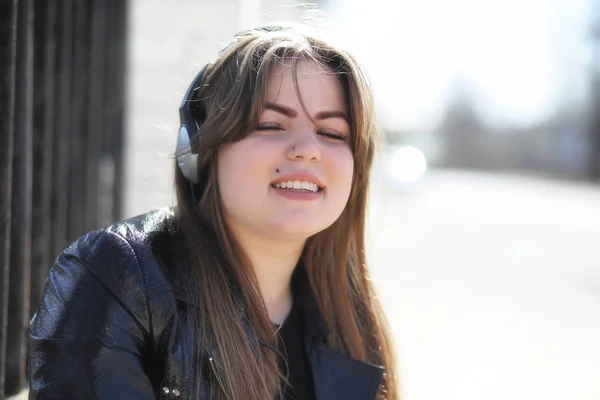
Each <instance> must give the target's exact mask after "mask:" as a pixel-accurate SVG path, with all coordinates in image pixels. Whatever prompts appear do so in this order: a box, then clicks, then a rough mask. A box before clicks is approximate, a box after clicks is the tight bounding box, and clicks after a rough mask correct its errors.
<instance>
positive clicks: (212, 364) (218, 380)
mask: <svg viewBox="0 0 600 400" xmlns="http://www.w3.org/2000/svg"><path fill="white" fill-rule="evenodd" d="M208 361H209V362H210V369H212V372H213V374H214V375H215V378H217V382H218V383H219V386H220V387H221V390H222V391H223V394H225V397H226V398H227V400H231V398H230V397H229V394H228V393H227V390H225V385H223V381H222V380H221V377H220V376H219V374H218V373H217V368H216V367H215V362H214V361H213V359H212V357H211V358H209V359H208Z"/></svg>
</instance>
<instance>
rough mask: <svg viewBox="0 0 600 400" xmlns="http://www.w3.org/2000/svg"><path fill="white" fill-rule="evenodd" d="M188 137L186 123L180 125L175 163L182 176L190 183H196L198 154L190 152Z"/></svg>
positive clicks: (188, 131)
mask: <svg viewBox="0 0 600 400" xmlns="http://www.w3.org/2000/svg"><path fill="white" fill-rule="evenodd" d="M190 137H191V135H190V129H189V127H188V125H186V124H184V125H181V128H179V136H178V137H177V149H176V153H175V154H176V155H177V165H178V166H179V170H180V171H181V173H182V174H183V176H185V178H186V179H187V180H188V181H190V182H192V183H198V154H195V153H193V152H192V147H191V143H190Z"/></svg>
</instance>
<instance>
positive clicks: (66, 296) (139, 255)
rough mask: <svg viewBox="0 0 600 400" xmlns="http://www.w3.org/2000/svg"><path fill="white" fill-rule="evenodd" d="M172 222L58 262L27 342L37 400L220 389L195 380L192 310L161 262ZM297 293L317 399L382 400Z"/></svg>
mask: <svg viewBox="0 0 600 400" xmlns="http://www.w3.org/2000/svg"><path fill="white" fill-rule="evenodd" d="M172 218H173V214H172V210H169V209H164V210H157V211H153V212H150V213H148V214H145V215H142V216H139V217H136V218H133V219H130V220H127V221H124V222H121V223H117V224H115V225H112V226H110V227H107V228H104V229H100V230H96V231H92V232H90V233H88V234H86V235H84V236H83V237H81V238H80V239H79V240H77V241H76V242H75V243H74V244H72V245H71V246H70V247H69V248H67V249H66V250H65V251H64V252H63V253H62V254H61V255H60V256H59V257H58V259H57V261H56V264H55V265H54V266H53V268H52V269H51V271H50V275H49V277H48V280H47V281H46V287H45V290H44V294H43V296H42V299H41V302H40V307H39V309H38V311H37V313H36V315H35V316H34V317H33V319H32V321H31V326H30V330H29V335H28V343H29V382H30V399H102V400H104V399H107V400H108V399H111V400H115V399H127V400H135V399H154V398H160V399H191V398H192V395H191V393H192V392H193V388H194V387H196V385H198V384H199V385H200V389H201V390H200V393H201V394H200V398H201V399H208V398H209V393H210V392H211V390H214V389H217V390H218V389H219V388H216V387H211V385H213V386H215V385H216V383H212V382H216V380H214V379H210V380H206V382H205V381H204V378H202V381H201V382H197V378H195V377H194V376H195V375H194V374H193V373H191V371H194V365H191V364H192V363H193V360H192V359H193V357H192V354H193V353H192V349H193V335H192V332H191V330H190V328H188V325H187V324H186V323H185V322H186V311H185V310H186V308H187V307H189V306H190V303H189V302H187V301H186V300H185V298H182V297H181V296H180V295H179V292H178V290H177V288H176V287H175V285H174V284H173V280H172V279H171V275H170V273H169V271H168V263H164V262H161V260H164V259H165V258H164V256H165V252H167V253H168V250H169V248H170V246H169V240H172V239H169V238H171V237H172V236H171V235H170V234H169V232H168V229H167V228H166V226H168V225H169V223H170V222H169V221H171V220H172ZM159 253H161V255H159ZM167 256H168V254H167ZM295 275H296V274H295ZM300 276H301V275H300ZM304 278H305V277H304ZM304 278H298V279H297V280H299V283H298V282H295V283H294V285H302V284H303V279H304ZM304 286H305V287H308V285H304ZM299 292H300V293H303V294H302V295H301V296H302V297H301V298H299V299H296V298H295V299H294V301H300V302H301V303H302V304H301V308H302V310H303V318H304V320H305V325H306V332H305V342H306V343H307V344H306V346H307V351H308V354H309V358H310V364H311V367H312V371H313V375H314V384H315V392H316V396H317V399H319V400H325V399H328V400H330V399H344V400H352V399H361V400H363V399H375V396H376V393H377V389H378V386H379V382H380V379H381V376H382V372H383V371H382V369H381V368H379V367H376V366H373V365H370V364H366V363H363V362H360V361H357V360H354V359H351V358H349V357H348V356H346V355H344V354H341V353H339V352H337V351H334V350H333V349H331V348H329V347H328V346H327V345H326V344H325V336H326V327H325V323H324V321H323V318H322V316H321V315H320V313H319V312H318V308H317V307H316V305H315V304H316V303H314V297H311V296H312V295H311V293H310V292H309V291H306V290H301V291H299ZM206 361H207V360H201V363H204V362H206ZM216 372H217V373H219V371H218V370H217V371H216ZM221 373H222V372H221Z"/></svg>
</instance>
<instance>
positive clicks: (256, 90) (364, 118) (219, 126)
mask: <svg viewBox="0 0 600 400" xmlns="http://www.w3.org/2000/svg"><path fill="white" fill-rule="evenodd" d="M298 60H311V61H315V62H318V63H320V64H321V65H324V66H326V67H328V69H329V70H330V71H331V72H332V73H334V74H335V75H336V76H337V77H338V79H339V81H340V83H341V84H342V87H343V88H344V92H345V96H346V102H347V105H348V109H349V113H350V120H351V121H350V122H351V130H352V137H353V140H352V144H351V147H352V151H353V155H354V176H353V182H352V189H351V193H350V198H349V200H348V203H347V204H346V207H345V209H344V211H343V212H342V214H341V216H340V217H339V218H338V219H337V221H336V222H335V223H334V224H333V225H331V226H330V227H328V228H327V229H325V230H324V231H322V232H319V233H317V234H316V235H314V236H312V237H310V238H308V240H307V241H306V245H305V248H304V250H303V254H302V257H301V262H302V264H303V265H302V266H303V267H304V268H305V269H306V271H307V275H308V277H309V281H310V286H311V289H312V290H313V292H314V294H315V297H316V300H317V303H318V305H319V308H320V310H321V312H322V314H323V317H324V319H325V321H326V323H327V325H328V330H329V334H328V337H327V342H328V345H329V346H331V347H332V348H334V349H336V350H338V351H341V352H344V353H346V354H348V355H349V356H351V357H353V358H355V359H358V360H361V361H365V362H369V363H373V364H376V365H381V366H383V367H384V368H385V373H384V377H383V380H382V384H381V388H380V391H379V398H382V399H387V400H391V399H397V398H398V396H399V390H398V387H397V383H396V366H395V357H394V351H393V346H392V338H391V334H390V330H389V327H388V324H387V321H386V318H385V316H384V313H383V311H382V308H381V305H380V303H379V301H378V300H377V297H376V296H375V292H374V288H373V285H372V283H371V281H370V278H369V271H368V269H367V262H366V257H365V242H364V236H365V217H366V215H365V214H366V208H367V197H368V187H369V176H370V171H371V166H372V163H373V157H374V153H375V147H376V144H377V142H378V138H379V134H378V130H377V128H376V123H375V115H374V110H373V99H372V93H371V90H370V87H369V84H368V82H367V80H366V79H365V77H364V75H363V73H362V72H361V69H360V68H359V66H358V64H357V62H356V61H355V60H354V58H353V57H352V56H350V55H349V54H348V53H346V52H345V51H343V50H341V49H339V48H336V47H335V46H333V45H332V44H330V43H329V42H326V41H324V40H322V39H319V38H318V37H317V36H316V35H315V34H313V33H312V32H311V33H309V32H308V30H307V28H305V27H301V26H298V25H293V24H289V25H287V24H286V25H268V26H264V27H260V28H256V29H252V30H248V31H244V32H241V33H239V34H237V35H236V36H235V37H234V39H233V41H232V42H231V43H230V44H229V45H228V46H227V47H226V48H225V49H224V50H222V51H221V53H220V54H219V56H218V57H217V58H216V59H215V60H214V61H213V62H211V63H210V64H209V65H208V67H207V71H206V74H205V78H204V81H203V82H202V84H201V86H200V87H199V88H197V90H196V93H195V96H194V99H195V100H194V101H195V102H197V104H196V105H197V106H198V107H197V111H196V114H197V115H196V117H197V118H200V119H203V120H204V123H203V124H202V126H201V127H200V129H199V132H198V133H197V134H196V135H195V136H194V138H193V139H192V143H191V147H192V148H193V149H194V152H196V153H199V156H198V176H199V177H200V183H199V184H198V185H196V186H195V187H192V186H191V185H190V183H189V182H188V181H187V180H186V179H185V178H184V177H183V175H182V174H181V172H180V171H179V169H178V168H175V170H176V172H175V175H176V176H175V190H176V196H177V207H176V220H177V224H178V230H179V231H180V232H182V233H183V235H181V236H182V237H184V238H185V243H186V245H185V246H183V247H182V248H180V250H181V251H180V253H184V255H183V256H182V257H184V258H185V263H180V267H179V268H183V269H185V271H183V270H182V271H181V272H182V275H185V276H187V279H185V280H184V281H183V282H182V284H183V286H184V288H185V290H186V291H187V293H188V295H189V296H192V297H193V298H195V302H196V303H197V306H198V307H195V308H193V309H191V310H190V320H191V321H192V322H193V327H194V329H195V330H196V332H197V340H198V341H199V343H201V345H200V346H198V347H201V348H200V349H198V352H199V354H197V356H199V357H202V354H201V352H202V349H216V351H217V353H218V360H219V365H218V368H219V371H220V379H221V380H222V381H223V382H222V384H223V386H224V387H225V388H226V391H227V393H228V394H229V396H230V398H233V399H242V398H244V399H252V400H263V399H266V398H274V396H276V395H277V394H278V392H279V390H280V382H281V373H280V371H279V368H278V364H277V358H276V355H275V353H274V352H273V351H271V350H269V349H268V348H267V347H265V346H260V345H259V343H258V342H259V340H260V341H263V342H268V343H271V344H273V345H276V343H275V339H274V330H273V329H274V328H273V326H272V324H271V322H270V320H269V317H268V315H267V312H266V309H265V308H264V307H263V300H262V297H261V294H260V291H259V289H258V282H257V279H256V276H255V274H254V271H253V268H252V266H251V264H250V262H249V260H248V258H247V256H246V255H245V253H244V251H243V249H242V248H241V246H240V245H239V243H238V242H237V241H236V239H235V238H234V236H233V235H232V233H231V231H230V230H229V228H228V226H227V224H226V223H225V218H224V212H223V208H222V203H221V199H220V197H219V190H218V182H217V174H216V166H217V162H216V161H217V160H216V158H217V156H216V154H217V149H218V148H219V146H221V145H222V144H224V143H228V142H232V141H237V140H241V139H243V138H244V137H245V135H247V134H248V133H249V132H250V131H252V130H253V129H254V127H255V126H256V125H257V123H258V118H259V115H260V112H261V108H262V105H263V104H264V100H265V93H266V87H267V82H268V79H269V76H270V72H271V71H272V70H273V68H274V67H276V66H277V65H279V64H281V63H282V62H292V63H297V62H298ZM194 199H195V200H196V202H195V201H194ZM180 256H181V254H180ZM181 265H185V266H181ZM233 287H235V288H238V289H237V290H238V291H239V294H240V296H239V297H240V298H241V301H242V302H243V318H245V319H246V320H247V322H248V325H249V326H250V327H251V328H250V329H251V330H252V333H253V335H250V336H251V337H254V339H253V340H254V341H255V343H249V342H248V335H247V332H245V331H244V329H243V327H242V324H241V323H240V319H241V315H240V314H241V313H240V306H239V304H238V302H237V301H236V298H235V297H234V296H232V288H233ZM253 351H254V352H253ZM199 373H201V371H200V372H199ZM203 379H206V377H203ZM213 386H215V385H213ZM215 395H216V396H218V397H219V398H222V397H223V394H222V393H218V394H217V393H215Z"/></svg>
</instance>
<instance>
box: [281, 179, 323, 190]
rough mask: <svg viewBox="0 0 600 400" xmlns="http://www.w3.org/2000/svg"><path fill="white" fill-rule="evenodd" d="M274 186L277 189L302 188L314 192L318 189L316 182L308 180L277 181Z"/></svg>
mask: <svg viewBox="0 0 600 400" xmlns="http://www.w3.org/2000/svg"><path fill="white" fill-rule="evenodd" d="M275 187H276V188H278V189H298V190H300V189H304V190H310V191H312V192H316V191H318V190H319V186H318V185H317V184H316V183H313V182H309V181H285V182H277V183H276V184H275Z"/></svg>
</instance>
